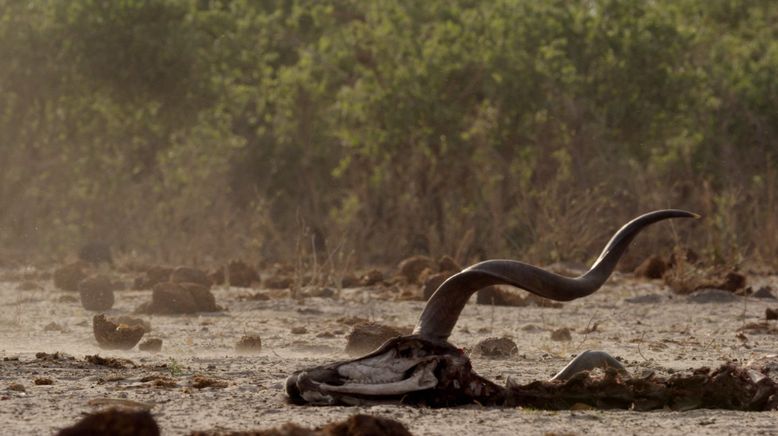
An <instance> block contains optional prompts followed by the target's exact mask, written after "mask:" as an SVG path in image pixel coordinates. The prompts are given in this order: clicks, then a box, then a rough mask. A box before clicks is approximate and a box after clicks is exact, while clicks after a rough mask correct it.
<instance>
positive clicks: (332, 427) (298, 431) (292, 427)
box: [190, 414, 411, 436]
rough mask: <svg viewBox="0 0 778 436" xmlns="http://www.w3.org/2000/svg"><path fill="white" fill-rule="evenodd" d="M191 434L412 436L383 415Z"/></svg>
mask: <svg viewBox="0 0 778 436" xmlns="http://www.w3.org/2000/svg"><path fill="white" fill-rule="evenodd" d="M190 436H411V433H410V432H409V431H408V429H407V428H406V427H405V425H404V424H403V423H401V422H399V421H395V420H393V419H390V418H384V417H381V416H371V415H362V414H359V415H353V416H350V417H349V418H348V419H346V420H345V421H341V422H333V423H330V424H327V425H325V426H324V427H322V428H318V429H308V428H305V427H301V426H299V425H297V424H294V423H291V422H290V423H286V424H284V425H282V426H281V427H279V428H273V429H268V430H254V431H239V432H223V431H195V432H192V433H190Z"/></svg>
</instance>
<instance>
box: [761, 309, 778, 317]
mask: <svg viewBox="0 0 778 436" xmlns="http://www.w3.org/2000/svg"><path fill="white" fill-rule="evenodd" d="M764 317H765V319H767V320H773V319H778V309H770V308H769V307H768V308H767V309H765V310H764Z"/></svg>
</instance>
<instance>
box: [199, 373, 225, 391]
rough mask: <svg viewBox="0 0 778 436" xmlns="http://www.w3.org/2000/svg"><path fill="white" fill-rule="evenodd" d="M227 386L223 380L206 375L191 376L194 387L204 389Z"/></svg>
mask: <svg viewBox="0 0 778 436" xmlns="http://www.w3.org/2000/svg"><path fill="white" fill-rule="evenodd" d="M227 386H229V384H228V383H227V382H226V381H225V380H220V379H216V378H212V377H206V376H204V375H196V376H194V377H192V387H193V388H195V389H205V388H215V389H224V388H226V387H227Z"/></svg>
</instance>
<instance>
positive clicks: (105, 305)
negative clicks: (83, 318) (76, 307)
mask: <svg viewBox="0 0 778 436" xmlns="http://www.w3.org/2000/svg"><path fill="white" fill-rule="evenodd" d="M78 292H79V294H80V297H81V305H82V306H83V307H84V309H86V310H92V311H98V312H102V311H106V310H110V309H111V308H112V307H113V304H114V296H113V282H112V281H111V278H110V277H108V276H105V275H102V274H98V275H93V276H89V277H87V278H85V279H84V280H81V283H79V284H78Z"/></svg>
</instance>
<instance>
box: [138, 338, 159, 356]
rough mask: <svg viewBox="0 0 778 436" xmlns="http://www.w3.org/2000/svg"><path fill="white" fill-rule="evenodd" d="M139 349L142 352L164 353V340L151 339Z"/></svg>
mask: <svg viewBox="0 0 778 436" xmlns="http://www.w3.org/2000/svg"><path fill="white" fill-rule="evenodd" d="M138 349H139V350H141V351H147V352H149V353H159V352H160V351H162V339H159V338H149V339H146V340H145V341H143V342H141V343H140V344H139V345H138Z"/></svg>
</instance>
